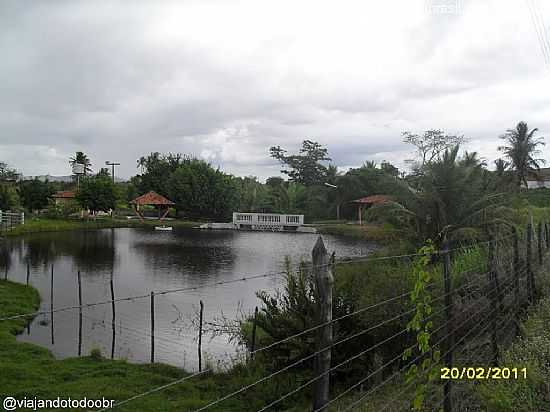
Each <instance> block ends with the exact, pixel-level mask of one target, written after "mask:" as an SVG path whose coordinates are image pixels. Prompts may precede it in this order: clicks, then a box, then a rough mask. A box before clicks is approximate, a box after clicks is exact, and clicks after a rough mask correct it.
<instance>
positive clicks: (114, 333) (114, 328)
mask: <svg viewBox="0 0 550 412" xmlns="http://www.w3.org/2000/svg"><path fill="white" fill-rule="evenodd" d="M113 275H114V273H113V272H112V271H111V282H110V287H111V313H112V318H111V331H112V339H111V359H114V357H115V341H116V307H115V285H114V281H113Z"/></svg>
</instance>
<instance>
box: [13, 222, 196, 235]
mask: <svg viewBox="0 0 550 412" xmlns="http://www.w3.org/2000/svg"><path fill="white" fill-rule="evenodd" d="M165 223H166V224H167V225H169V226H173V227H188V228H191V227H195V226H198V225H200V224H201V223H200V222H195V221H188V220H170V221H166V222H165ZM158 225H159V222H158V220H145V221H144V222H141V221H139V220H138V219H111V218H98V219H89V220H88V219H82V220H77V219H46V218H31V219H28V220H27V221H26V222H25V224H24V225H19V226H16V227H14V228H13V229H11V230H9V231H8V232H5V235H6V236H19V235H24V234H27V233H37V232H60V231H67V230H96V229H105V228H113V227H153V226H158Z"/></svg>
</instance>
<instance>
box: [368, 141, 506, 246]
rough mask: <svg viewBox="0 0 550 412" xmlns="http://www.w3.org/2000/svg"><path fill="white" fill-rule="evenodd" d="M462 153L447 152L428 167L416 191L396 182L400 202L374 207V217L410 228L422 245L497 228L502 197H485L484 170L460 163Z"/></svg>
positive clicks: (496, 195) (395, 190)
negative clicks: (470, 230) (471, 230)
mask: <svg viewBox="0 0 550 412" xmlns="http://www.w3.org/2000/svg"><path fill="white" fill-rule="evenodd" d="M458 151H459V147H458V146H455V147H454V148H452V149H450V150H445V152H444V153H443V154H442V155H441V157H440V158H439V159H437V160H435V161H433V162H432V163H430V164H427V165H425V166H424V167H423V168H422V174H421V175H419V176H418V179H417V182H416V183H417V185H416V187H415V188H414V189H413V188H411V187H409V186H407V184H406V183H405V182H403V181H400V180H396V181H395V187H394V190H393V192H394V197H395V198H396V199H397V200H398V201H395V202H389V203H386V204H384V205H380V206H375V207H373V208H372V209H371V211H372V212H371V213H372V215H373V216H374V214H380V215H381V216H382V217H386V218H388V219H389V220H390V221H391V220H393V222H394V223H396V226H400V227H407V226H408V227H409V228H410V229H411V230H412V231H414V233H416V235H417V237H418V238H419V240H421V241H424V240H426V239H432V240H434V241H436V242H439V241H441V240H442V239H443V238H444V237H445V236H447V235H449V237H452V235H453V234H454V233H456V232H458V231H461V230H464V229H466V228H481V227H485V228H486V227H487V226H489V225H492V224H496V223H497V222H498V219H497V216H498V215H497V214H496V213H493V212H494V211H495V209H496V208H497V207H499V206H500V205H501V204H502V195H500V194H488V195H487V194H485V193H484V188H483V179H482V174H481V173H480V170H481V169H480V168H479V166H473V167H472V166H471V165H468V164H467V163H469V161H468V158H467V159H466V161H465V159H464V158H463V159H459V158H458ZM470 159H471V158H470ZM465 163H466V164H465ZM476 163H477V164H478V165H479V162H476Z"/></svg>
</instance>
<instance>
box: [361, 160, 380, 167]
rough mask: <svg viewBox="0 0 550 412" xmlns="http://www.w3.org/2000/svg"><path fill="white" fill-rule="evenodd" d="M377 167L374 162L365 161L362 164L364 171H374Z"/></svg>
mask: <svg viewBox="0 0 550 412" xmlns="http://www.w3.org/2000/svg"><path fill="white" fill-rule="evenodd" d="M377 166H378V165H377V164H376V162H375V161H374V160H367V161H366V162H365V163H363V166H362V167H363V168H364V169H376V167H377Z"/></svg>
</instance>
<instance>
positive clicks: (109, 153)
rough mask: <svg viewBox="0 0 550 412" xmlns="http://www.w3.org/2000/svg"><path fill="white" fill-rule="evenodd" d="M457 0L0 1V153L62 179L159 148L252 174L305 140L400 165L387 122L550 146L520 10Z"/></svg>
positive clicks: (548, 77)
mask: <svg viewBox="0 0 550 412" xmlns="http://www.w3.org/2000/svg"><path fill="white" fill-rule="evenodd" d="M457 1H458V0H432V1H429V0H428V1H426V0H403V1H397V0H384V1H382V0H378V1H370V0H358V1H346V0H337V1H328V0H326V1H318V0H316V1H306V0H299V1H297V0H292V1H285V0H277V1H258V0H251V1H231V0H219V1H216V0H213V1H210V0H197V1H185V0H179V1H174V2H169V1H144V2H139V1H135V0H132V1H120V2H116V1H99V0H96V1H82V2H79V1H75V0H70V1H47V2H46V1H30V0H27V1H20V0H14V1H8V0H2V1H1V2H0V52H1V55H0V56H1V57H0V79H1V80H0V160H2V161H6V162H8V163H9V164H10V165H11V166H13V167H16V168H17V169H19V170H20V171H21V172H23V173H24V174H25V175H37V174H48V173H49V174H53V175H67V174H70V169H69V165H68V157H69V156H71V154H73V153H74V152H75V151H77V150H81V151H84V152H85V153H87V154H88V155H89V157H90V158H91V160H92V162H93V165H94V166H95V167H96V168H98V167H101V166H102V165H103V163H104V162H105V160H115V161H118V162H121V163H122V166H121V167H120V170H119V174H120V175H121V176H124V177H128V176H131V175H133V174H135V173H137V169H136V159H137V158H139V157H140V156H141V155H144V154H147V153H149V152H152V151H160V152H169V151H172V152H182V153H188V154H194V155H196V156H199V157H202V158H204V159H207V160H208V161H210V162H211V163H212V164H213V165H215V166H218V165H219V166H220V167H221V168H222V169H224V170H225V171H227V172H229V173H233V174H236V175H257V176H260V177H261V178H265V177H267V176H270V175H276V174H278V171H279V169H280V167H279V166H278V165H277V164H276V162H275V161H274V160H273V159H270V158H269V147H270V146H272V145H281V146H282V147H284V148H288V149H296V148H298V146H299V145H300V143H301V141H302V140H303V139H306V138H309V139H312V140H316V141H319V142H321V143H322V144H325V145H326V146H327V147H328V149H329V153H330V155H331V157H332V158H333V160H334V163H335V164H336V165H338V166H340V167H342V168H343V169H344V170H345V169H347V168H348V167H351V166H358V165H360V164H362V163H363V162H364V161H365V160H375V161H377V162H380V161H382V160H384V159H385V160H388V161H391V162H394V163H395V164H397V165H398V166H400V167H401V166H402V165H403V161H404V159H406V158H409V157H410V154H409V153H410V148H409V147H407V146H406V145H405V144H403V143H402V138H401V132H402V131H404V130H410V131H414V132H421V131H422V130H425V129H428V128H441V129H444V130H446V131H447V132H449V133H458V134H464V135H465V136H466V137H468V138H469V139H470V143H469V149H472V150H478V151H479V152H480V153H481V155H482V156H483V157H485V158H486V159H487V160H488V161H490V162H492V160H494V159H495V158H497V157H498V153H497V150H496V148H497V146H498V144H499V139H498V136H499V135H500V134H502V133H503V132H504V131H505V130H506V129H507V128H510V127H514V126H515V124H516V123H517V122H518V121H520V120H525V121H527V122H528V123H529V125H530V127H538V128H539V129H540V135H541V136H547V137H549V138H550V93H549V92H550V67H549V66H548V65H545V61H544V57H543V54H542V52H541V48H540V44H539V42H538V38H537V35H536V32H535V29H534V27H533V24H532V20H531V17H530V14H529V8H528V2H527V1H525V0H506V1H503V0H475V1H467V0H462V1H460V3H459V4H458V7H455V6H456V5H457ZM432 3H433V4H447V5H448V6H449V7H448V10H447V13H442V12H441V11H442V10H441V9H437V10H439V12H437V10H436V9H434V8H432V7H431V6H430V5H431V4H432ZM547 3H550V2H546V1H545V2H542V1H541V2H539V4H540V15H541V17H543V18H544V19H545V21H546V27H547V28H548V24H549V22H550V5H549V4H547ZM455 9H456V10H455ZM453 10H455V11H453ZM549 37H550V33H549ZM549 144H550V140H549ZM549 150H550V147H548V148H546V149H544V157H545V158H547V159H549V160H550V156H549V153H550V152H549Z"/></svg>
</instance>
